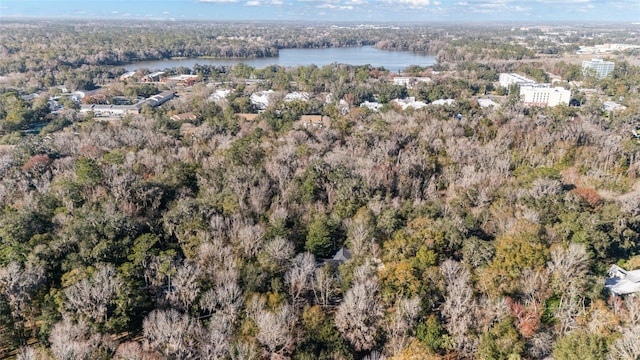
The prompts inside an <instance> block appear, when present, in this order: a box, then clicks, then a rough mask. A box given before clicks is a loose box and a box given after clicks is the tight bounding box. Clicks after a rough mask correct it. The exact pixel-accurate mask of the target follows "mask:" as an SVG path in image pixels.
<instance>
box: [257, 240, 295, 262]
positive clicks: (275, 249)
mask: <svg viewBox="0 0 640 360" xmlns="http://www.w3.org/2000/svg"><path fill="white" fill-rule="evenodd" d="M263 251H264V252H265V254H266V257H265V259H264V260H262V259H260V260H261V262H262V261H266V262H267V264H263V265H268V264H272V265H275V266H278V267H281V266H283V265H284V264H285V263H286V262H287V260H289V259H291V257H292V256H293V254H294V247H293V244H292V243H291V241H289V240H286V239H284V238H281V237H276V238H275V239H273V240H271V241H269V242H268V243H266V244H265V246H264V249H263Z"/></svg>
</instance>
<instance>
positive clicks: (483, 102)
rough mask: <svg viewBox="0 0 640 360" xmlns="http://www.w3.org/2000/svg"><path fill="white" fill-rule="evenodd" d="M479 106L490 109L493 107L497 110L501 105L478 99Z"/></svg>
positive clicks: (489, 100) (485, 99)
mask: <svg viewBox="0 0 640 360" xmlns="http://www.w3.org/2000/svg"><path fill="white" fill-rule="evenodd" d="M478 105H480V107H481V108H488V107H491V106H493V107H494V108H496V109H499V108H500V104H498V103H496V102H495V101H493V100H491V99H488V98H478Z"/></svg>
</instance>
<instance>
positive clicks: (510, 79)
mask: <svg viewBox="0 0 640 360" xmlns="http://www.w3.org/2000/svg"><path fill="white" fill-rule="evenodd" d="M499 81H500V86H502V87H505V88H508V87H509V86H511V85H518V86H522V85H530V84H535V83H536V82H535V80H532V79H529V78H527V77H525V76H522V75H520V74H516V73H501V74H500V77H499Z"/></svg>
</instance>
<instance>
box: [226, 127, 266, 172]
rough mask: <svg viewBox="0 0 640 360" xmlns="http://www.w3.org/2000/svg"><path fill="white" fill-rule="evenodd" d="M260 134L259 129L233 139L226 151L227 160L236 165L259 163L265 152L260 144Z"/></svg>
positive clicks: (254, 164)
mask: <svg viewBox="0 0 640 360" xmlns="http://www.w3.org/2000/svg"><path fill="white" fill-rule="evenodd" d="M261 134H262V133H261V132H260V131H256V132H254V133H252V134H251V135H247V136H244V137H241V138H239V139H238V140H236V141H234V142H233V144H231V148H230V149H229V152H228V154H229V160H231V162H232V163H234V164H236V165H251V166H256V165H258V164H260V163H261V162H262V160H263V158H264V157H265V152H264V150H263V149H262V147H261V146H260V140H261V137H262V136H261Z"/></svg>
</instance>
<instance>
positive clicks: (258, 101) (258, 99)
mask: <svg viewBox="0 0 640 360" xmlns="http://www.w3.org/2000/svg"><path fill="white" fill-rule="evenodd" d="M272 95H273V90H266V91H260V92H255V93H253V94H251V97H250V98H249V100H250V101H251V104H253V105H254V106H255V107H256V109H258V110H265V109H266V108H267V107H269V100H270V99H271V96H272Z"/></svg>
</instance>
